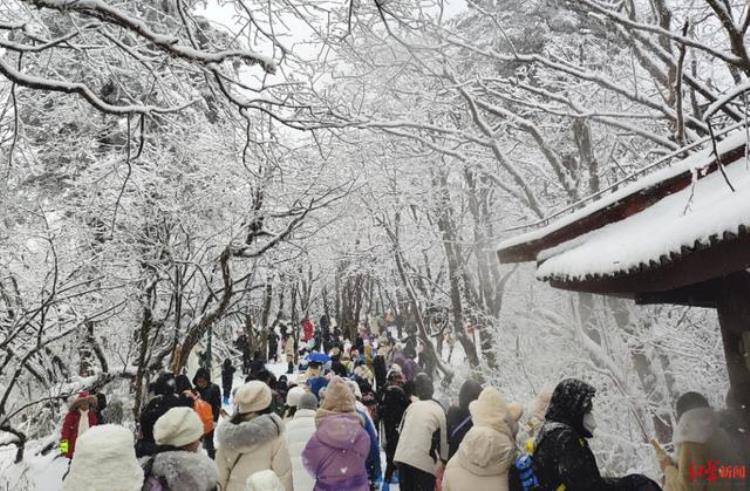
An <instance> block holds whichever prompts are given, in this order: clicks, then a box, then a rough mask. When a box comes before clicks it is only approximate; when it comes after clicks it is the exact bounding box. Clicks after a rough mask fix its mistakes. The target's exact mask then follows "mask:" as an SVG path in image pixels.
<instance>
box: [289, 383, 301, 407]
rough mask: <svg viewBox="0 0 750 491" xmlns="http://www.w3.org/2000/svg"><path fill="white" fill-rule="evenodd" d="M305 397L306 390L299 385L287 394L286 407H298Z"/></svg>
mask: <svg viewBox="0 0 750 491" xmlns="http://www.w3.org/2000/svg"><path fill="white" fill-rule="evenodd" d="M303 395H305V389H304V388H302V387H300V386H299V385H298V386H296V387H292V388H291V389H289V392H287V394H286V405H287V406H289V407H297V404H299V400H300V399H301V398H302V396H303Z"/></svg>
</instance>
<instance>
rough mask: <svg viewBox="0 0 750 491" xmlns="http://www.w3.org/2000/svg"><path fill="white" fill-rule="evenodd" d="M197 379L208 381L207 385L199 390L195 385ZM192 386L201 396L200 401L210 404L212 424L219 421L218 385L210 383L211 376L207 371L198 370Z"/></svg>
mask: <svg viewBox="0 0 750 491" xmlns="http://www.w3.org/2000/svg"><path fill="white" fill-rule="evenodd" d="M199 378H203V379H206V380H207V381H208V385H206V386H205V387H204V388H200V387H199V386H198V384H197V383H196V380H198V379H199ZM193 386H194V387H195V389H196V390H197V391H198V393H199V394H200V395H201V399H203V400H204V401H206V402H207V403H209V404H211V410H212V412H213V416H214V422H216V421H219V414H220V413H221V390H220V389H219V386H218V385H216V384H213V383H211V375H210V374H209V373H208V370H206V369H205V368H199V369H198V370H197V371H196V372H195V377H193Z"/></svg>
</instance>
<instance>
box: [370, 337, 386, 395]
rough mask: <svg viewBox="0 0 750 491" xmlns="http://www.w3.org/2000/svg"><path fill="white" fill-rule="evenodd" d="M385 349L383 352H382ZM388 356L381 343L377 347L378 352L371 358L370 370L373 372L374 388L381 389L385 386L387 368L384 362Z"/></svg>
mask: <svg viewBox="0 0 750 491" xmlns="http://www.w3.org/2000/svg"><path fill="white" fill-rule="evenodd" d="M383 351H385V353H383ZM387 356H388V353H387V350H385V349H384V347H383V346H382V345H381V346H379V347H378V354H377V355H375V358H373V360H372V371H373V372H375V373H374V375H375V388H376V389H377V390H378V391H381V390H383V389H384V388H385V385H386V383H387V377H388V368H387V365H386V362H385V359H386V357H387Z"/></svg>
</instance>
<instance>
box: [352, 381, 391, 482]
mask: <svg viewBox="0 0 750 491" xmlns="http://www.w3.org/2000/svg"><path fill="white" fill-rule="evenodd" d="M346 385H347V387H349V390H350V391H351V392H352V394H354V410H355V411H356V413H357V415H358V416H359V418H360V419H361V420H362V425H363V426H364V428H365V431H366V432H367V436H368V437H370V451H369V452H368V454H367V460H366V461H365V466H366V467H367V478H368V479H369V481H370V483H371V484H373V485H374V486H376V485H378V484H379V483H380V482H381V481H382V480H383V470H382V469H381V465H380V440H379V439H378V432H377V431H376V430H375V423H374V422H373V420H372V417H370V411H368V410H367V406H365V405H364V404H363V403H362V391H361V390H360V388H359V385H357V383H356V382H354V381H353V380H347V381H346Z"/></svg>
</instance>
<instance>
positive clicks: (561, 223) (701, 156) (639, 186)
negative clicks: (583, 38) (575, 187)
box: [496, 130, 746, 249]
mask: <svg viewBox="0 0 750 491" xmlns="http://www.w3.org/2000/svg"><path fill="white" fill-rule="evenodd" d="M745 139H746V135H745V131H744V130H741V131H734V132H732V133H730V134H729V135H728V136H727V137H726V138H725V139H724V140H722V141H721V142H719V143H718V145H717V148H718V151H719V154H722V153H725V152H727V151H729V150H732V149H734V148H736V147H738V146H740V145H742V144H744V143H745ZM712 154H713V149H712V148H711V146H710V145H709V146H708V147H707V148H705V149H703V150H701V151H699V152H696V153H694V154H692V155H690V156H688V157H687V158H686V159H684V160H681V161H679V162H676V163H674V164H672V165H670V166H668V167H666V168H664V169H661V170H658V171H655V172H653V173H652V174H649V175H647V176H644V177H641V178H640V179H638V180H637V181H636V182H633V184H630V185H627V186H625V187H623V188H621V189H619V190H617V191H615V192H613V193H611V194H609V195H607V196H604V197H602V198H600V199H599V200H597V201H594V202H593V203H591V204H590V205H588V206H585V207H583V208H581V209H579V210H578V211H575V212H573V213H571V214H569V215H567V216H565V217H563V218H561V219H559V220H557V221H554V222H553V223H550V224H549V225H547V226H544V227H541V228H538V229H536V230H532V231H531V232H528V233H525V234H521V235H518V236H516V237H512V238H510V239H507V240H504V241H502V242H500V244H498V246H497V247H496V249H508V248H510V247H513V246H517V245H520V244H523V243H526V242H531V241H535V240H539V239H542V238H544V237H545V236H547V235H549V234H551V233H552V232H555V231H557V230H560V229H562V228H563V227H566V226H567V225H570V224H571V223H574V222H576V221H578V220H580V219H582V218H585V217H587V216H589V215H591V214H592V213H594V212H596V211H599V210H602V209H604V208H607V207H608V206H611V205H613V204H615V203H617V202H618V201H620V200H622V199H624V198H626V197H628V196H630V195H632V194H635V193H637V192H639V191H642V190H644V189H647V188H649V187H651V186H654V185H656V184H658V183H659V182H661V181H664V180H666V179H669V178H672V177H674V176H677V175H679V174H682V173H683V172H685V171H692V170H694V169H698V168H700V167H703V166H704V165H706V164H708V163H709V162H710V161H711V159H712Z"/></svg>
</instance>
